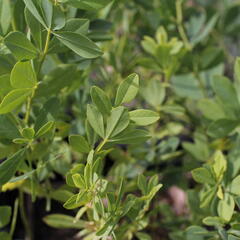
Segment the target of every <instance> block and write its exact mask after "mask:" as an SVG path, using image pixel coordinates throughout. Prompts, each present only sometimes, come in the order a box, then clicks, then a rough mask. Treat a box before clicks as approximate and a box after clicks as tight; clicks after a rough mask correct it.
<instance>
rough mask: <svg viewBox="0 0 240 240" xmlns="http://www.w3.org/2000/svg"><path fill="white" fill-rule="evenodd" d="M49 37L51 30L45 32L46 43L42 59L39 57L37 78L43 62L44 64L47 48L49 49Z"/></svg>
mask: <svg viewBox="0 0 240 240" xmlns="http://www.w3.org/2000/svg"><path fill="white" fill-rule="evenodd" d="M50 37H51V29H50V28H49V29H48V30H47V38H46V43H45V47H44V50H43V54H42V57H41V60H40V63H39V67H38V72H37V76H39V74H40V71H41V68H42V65H43V62H44V60H45V58H46V55H47V53H48V48H49V43H50Z"/></svg>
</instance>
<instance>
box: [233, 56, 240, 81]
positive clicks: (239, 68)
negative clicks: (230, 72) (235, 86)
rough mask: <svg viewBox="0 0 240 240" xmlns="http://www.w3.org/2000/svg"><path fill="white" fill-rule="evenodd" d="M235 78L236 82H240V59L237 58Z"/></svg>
mask: <svg viewBox="0 0 240 240" xmlns="http://www.w3.org/2000/svg"><path fill="white" fill-rule="evenodd" d="M234 78H235V80H236V82H240V57H237V59H236V61H235V64H234Z"/></svg>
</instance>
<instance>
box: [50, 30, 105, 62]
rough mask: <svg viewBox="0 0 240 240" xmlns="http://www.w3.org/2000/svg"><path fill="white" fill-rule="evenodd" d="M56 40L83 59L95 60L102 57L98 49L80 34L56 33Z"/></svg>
mask: <svg viewBox="0 0 240 240" xmlns="http://www.w3.org/2000/svg"><path fill="white" fill-rule="evenodd" d="M54 35H55V36H56V37H57V39H58V40H59V41H60V42H62V43H63V44H64V45H65V46H67V47H68V48H70V49H71V50H72V51H74V52H75V53H76V54H78V55H79V56H81V57H83V58H89V59H91V58H96V57H99V56H101V55H102V51H101V50H100V48H99V47H98V46H97V45H96V44H95V43H94V42H92V41H91V40H90V39H89V38H87V37H86V36H84V35H82V34H81V33H75V32H57V33H54Z"/></svg>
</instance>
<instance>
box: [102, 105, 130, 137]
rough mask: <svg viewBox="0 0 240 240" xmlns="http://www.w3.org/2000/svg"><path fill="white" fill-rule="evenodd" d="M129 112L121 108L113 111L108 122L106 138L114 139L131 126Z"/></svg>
mask: <svg viewBox="0 0 240 240" xmlns="http://www.w3.org/2000/svg"><path fill="white" fill-rule="evenodd" d="M129 122H130V121H129V114H128V111H127V110H126V109H125V108H124V107H122V106H120V107H117V108H114V109H113V110H112V111H111V115H110V117H109V118H108V120H107V129H106V138H113V137H115V136H116V135H117V134H119V133H121V132H122V131H123V130H124V129H125V128H127V126H128V125H129Z"/></svg>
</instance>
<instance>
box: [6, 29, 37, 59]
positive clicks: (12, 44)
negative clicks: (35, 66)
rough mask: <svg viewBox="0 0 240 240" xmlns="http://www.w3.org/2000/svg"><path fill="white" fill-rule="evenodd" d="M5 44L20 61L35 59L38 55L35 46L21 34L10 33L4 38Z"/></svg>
mask: <svg viewBox="0 0 240 240" xmlns="http://www.w3.org/2000/svg"><path fill="white" fill-rule="evenodd" d="M4 43H5V45H6V46H7V47H8V48H9V50H10V51H11V52H12V54H13V55H14V56H15V57H16V58H17V59H18V60H19V61H21V60H30V59H34V58H36V57H37V55H38V51H37V49H36V48H35V46H34V45H33V44H32V43H31V42H30V41H29V40H28V39H27V37H26V35H25V34H23V33H21V32H11V33H9V34H8V35H7V36H6V37H5V38H4Z"/></svg>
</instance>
